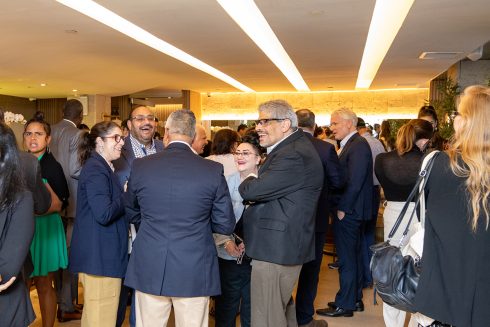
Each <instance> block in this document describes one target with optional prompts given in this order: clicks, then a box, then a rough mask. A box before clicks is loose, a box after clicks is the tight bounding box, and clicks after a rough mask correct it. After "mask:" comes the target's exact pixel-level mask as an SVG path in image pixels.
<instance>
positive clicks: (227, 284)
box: [214, 131, 264, 327]
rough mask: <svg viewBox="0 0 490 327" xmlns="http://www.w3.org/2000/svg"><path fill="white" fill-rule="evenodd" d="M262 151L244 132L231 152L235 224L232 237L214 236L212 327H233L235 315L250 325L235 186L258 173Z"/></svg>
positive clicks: (230, 181)
mask: <svg viewBox="0 0 490 327" xmlns="http://www.w3.org/2000/svg"><path fill="white" fill-rule="evenodd" d="M263 153H264V149H263V148H261V147H260V145H259V136H258V135H257V133H256V132H255V131H248V132H247V134H245V136H244V137H243V139H242V143H240V145H238V147H237V148H236V150H235V152H234V160H235V164H236V167H237V170H238V171H237V172H236V173H234V174H232V175H230V176H228V177H227V178H226V181H227V183H228V189H229V191H230V195H231V201H232V203H233V211H234V214H235V219H236V221H237V224H236V227H235V232H234V234H233V235H221V234H214V238H215V243H216V247H217V250H218V257H219V258H218V260H219V270H220V280H221V295H220V296H218V297H216V302H215V304H216V306H215V322H216V323H215V326H216V327H233V326H235V321H236V315H237V314H238V312H240V326H242V327H247V326H248V327H249V326H250V276H251V273H252V267H251V266H250V259H248V257H246V256H245V246H246V245H245V244H243V228H242V221H241V219H240V218H241V216H242V213H243V210H244V205H243V199H242V197H241V196H240V193H239V192H238V186H239V185H240V183H241V182H242V181H243V180H244V179H245V178H247V176H248V175H249V174H255V175H257V174H258V167H259V164H260V161H261V158H262V154H263Z"/></svg>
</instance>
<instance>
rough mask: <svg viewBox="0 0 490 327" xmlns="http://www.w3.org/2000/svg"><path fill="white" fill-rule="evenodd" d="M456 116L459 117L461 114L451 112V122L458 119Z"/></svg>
mask: <svg viewBox="0 0 490 327" xmlns="http://www.w3.org/2000/svg"><path fill="white" fill-rule="evenodd" d="M456 116H459V112H457V111H456V110H455V111H451V113H450V114H449V118H450V119H451V120H454V119H455V118H456Z"/></svg>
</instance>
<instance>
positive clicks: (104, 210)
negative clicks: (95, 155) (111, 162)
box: [84, 164, 124, 225]
mask: <svg viewBox="0 0 490 327" xmlns="http://www.w3.org/2000/svg"><path fill="white" fill-rule="evenodd" d="M87 168H89V169H86V174H85V176H84V177H85V181H84V182H85V186H86V192H87V194H86V196H87V202H88V205H89V207H90V211H91V212H92V214H93V216H94V219H95V220H96V221H97V222H98V223H99V224H101V225H109V224H110V223H111V222H113V221H114V220H117V219H119V218H120V216H121V215H122V214H124V203H123V198H122V197H117V198H115V199H112V198H111V194H112V192H111V190H110V187H114V186H119V185H114V184H112V177H111V176H110V173H109V171H108V169H107V168H106V167H103V166H102V165H101V164H97V165H94V166H93V167H87Z"/></svg>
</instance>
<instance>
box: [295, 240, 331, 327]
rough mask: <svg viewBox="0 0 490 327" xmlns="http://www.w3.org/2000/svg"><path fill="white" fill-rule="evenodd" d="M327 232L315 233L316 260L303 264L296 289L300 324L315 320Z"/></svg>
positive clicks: (297, 318)
mask: <svg viewBox="0 0 490 327" xmlns="http://www.w3.org/2000/svg"><path fill="white" fill-rule="evenodd" d="M326 236H327V233H326V232H321V233H315V260H312V261H310V262H307V263H305V264H303V267H301V272H300V274H299V279H298V288H297V290H296V320H297V321H298V325H306V324H308V323H309V322H310V321H312V320H313V315H314V314H315V307H314V306H313V302H314V301H315V298H316V294H317V290H318V279H319V275H320V267H321V265H322V259H323V245H324V244H325V238H326Z"/></svg>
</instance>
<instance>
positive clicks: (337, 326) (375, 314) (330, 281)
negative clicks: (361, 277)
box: [31, 256, 384, 327]
mask: <svg viewBox="0 0 490 327" xmlns="http://www.w3.org/2000/svg"><path fill="white" fill-rule="evenodd" d="M329 262H332V257H330V256H324V260H323V264H322V270H321V274H320V284H319V288H318V296H317V298H316V301H315V307H316V308H323V307H325V306H326V304H327V302H329V301H333V299H334V297H335V293H336V292H337V290H338V273H337V270H331V269H328V267H327V263H329ZM80 298H81V299H82V296H80ZM31 299H32V303H33V305H34V310H35V312H36V315H37V317H38V318H37V319H36V321H35V322H34V323H33V324H32V325H31V326H33V327H42V324H41V319H40V313H39V302H38V298H37V293H36V290H32V291H31ZM380 302H381V300H380V299H379V298H378V303H380ZM364 305H365V310H364V312H360V313H355V314H354V317H352V318H323V317H317V319H326V320H327V322H328V325H329V327H341V326H342V327H351V326H362V327H383V326H384V323H383V317H382V305H376V306H375V305H373V290H372V289H365V290H364ZM128 314H129V308H128V311H127V315H128ZM209 321H210V323H209V325H210V326H211V327H214V320H213V319H212V318H210V320H209ZM237 325H238V326H239V324H237ZM55 326H60V327H75V326H80V321H69V322H65V323H58V321H56V323H55ZM124 326H129V323H128V320H127V319H126V321H125V324H124ZM168 326H169V327H173V326H174V323H173V318H171V319H170V323H169V324H168ZM108 327H109V326H108Z"/></svg>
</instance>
